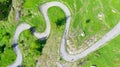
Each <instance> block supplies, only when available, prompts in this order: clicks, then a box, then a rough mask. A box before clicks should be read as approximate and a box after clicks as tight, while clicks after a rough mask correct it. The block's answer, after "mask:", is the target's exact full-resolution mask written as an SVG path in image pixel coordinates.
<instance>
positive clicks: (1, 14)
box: [0, 0, 12, 20]
mask: <svg viewBox="0 0 120 67" xmlns="http://www.w3.org/2000/svg"><path fill="white" fill-rule="evenodd" d="M11 4H12V0H6V1H4V2H0V20H6V19H7V18H8V15H9V12H10V9H11Z"/></svg>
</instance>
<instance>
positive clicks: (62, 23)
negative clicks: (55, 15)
mask: <svg viewBox="0 0 120 67" xmlns="http://www.w3.org/2000/svg"><path fill="white" fill-rule="evenodd" d="M69 17H70V16H68V17H63V18H61V19H58V20H57V21H56V25H57V27H59V26H61V25H64V24H65V23H66V19H67V18H69Z"/></svg>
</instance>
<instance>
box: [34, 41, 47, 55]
mask: <svg viewBox="0 0 120 67" xmlns="http://www.w3.org/2000/svg"><path fill="white" fill-rule="evenodd" d="M36 44H37V45H39V47H38V48H36V49H37V50H38V51H39V52H40V54H42V50H43V48H44V46H45V44H46V39H45V40H39V39H38V40H36Z"/></svg>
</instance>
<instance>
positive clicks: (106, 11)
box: [0, 0, 120, 67]
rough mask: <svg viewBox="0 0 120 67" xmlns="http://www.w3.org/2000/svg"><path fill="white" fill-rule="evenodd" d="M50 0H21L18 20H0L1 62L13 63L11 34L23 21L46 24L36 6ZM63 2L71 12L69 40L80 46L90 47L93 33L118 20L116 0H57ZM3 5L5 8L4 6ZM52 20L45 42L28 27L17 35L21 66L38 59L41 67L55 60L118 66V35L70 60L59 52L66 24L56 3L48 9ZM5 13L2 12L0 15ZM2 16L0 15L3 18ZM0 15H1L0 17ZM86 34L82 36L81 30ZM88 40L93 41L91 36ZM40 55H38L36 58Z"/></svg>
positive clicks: (50, 66)
mask: <svg viewBox="0 0 120 67" xmlns="http://www.w3.org/2000/svg"><path fill="white" fill-rule="evenodd" d="M49 1H53V0H24V4H23V6H22V10H21V16H22V17H21V19H20V21H19V22H16V23H15V22H14V23H13V22H8V21H7V20H1V21H0V65H1V67H6V66H7V65H9V64H11V63H13V61H14V60H15V58H16V56H15V53H14V52H13V50H12V47H11V44H12V38H13V35H14V32H15V29H16V27H17V26H18V25H19V24H20V23H23V22H26V23H28V24H30V25H31V26H34V27H35V28H36V30H37V31H39V32H43V31H44V30H45V28H46V26H45V20H44V18H43V15H42V13H41V12H40V11H39V6H40V5H42V4H44V3H46V2H49ZM56 1H59V2H62V3H64V4H65V5H66V6H67V7H68V8H69V9H70V12H71V14H72V18H71V25H70V30H69V37H68V40H69V41H70V43H69V44H68V49H70V47H69V46H72V48H74V49H75V50H79V48H80V46H83V47H87V48H88V47H89V46H88V44H87V43H88V41H90V39H91V38H92V37H95V36H96V35H97V36H96V37H95V38H96V39H97V40H99V39H100V38H101V37H102V36H103V35H104V34H105V33H107V32H108V31H109V30H110V29H111V28H113V27H114V26H115V25H116V24H117V23H118V22H119V20H120V8H119V6H120V5H119V4H120V1H119V0H109V1H108V0H94V1H92V0H56ZM4 9H5V8H4ZM48 15H49V18H50V21H51V34H50V36H49V38H48V39H47V40H46V42H45V43H41V42H40V41H38V40H37V38H35V37H34V36H33V35H32V34H31V33H30V31H29V30H27V31H24V32H23V33H22V34H21V35H20V38H19V46H20V50H21V52H22V54H23V67H33V66H35V64H36V62H37V61H38V62H39V64H38V65H39V66H40V67H55V65H56V61H58V62H60V63H61V64H66V65H67V66H68V67H81V66H82V67H90V66H91V65H96V66H97V67H107V66H108V67H118V66H120V54H119V52H120V50H119V48H120V45H119V43H120V41H119V39H120V36H118V37H117V38H115V39H113V40H112V41H110V42H109V43H107V44H106V45H105V46H104V47H102V48H100V49H99V50H97V51H95V52H93V53H91V54H90V55H89V56H87V57H85V58H83V59H81V60H78V61H76V62H73V63H70V62H66V61H65V60H63V59H62V58H61V57H60V56H59V47H60V42H61V37H62V35H63V31H64V27H65V19H64V18H65V15H64V13H63V11H62V10H61V9H60V8H58V7H52V8H50V9H49V11H48ZM3 16H4V15H3ZM3 16H2V18H4V17H3ZM0 19H1V18H0ZM11 19H13V18H11ZM82 32H84V33H85V36H84V37H82V36H81V33H82ZM91 42H95V40H94V39H93V40H92V41H90V42H89V43H91ZM38 58H39V59H38Z"/></svg>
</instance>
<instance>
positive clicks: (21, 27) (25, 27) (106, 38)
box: [8, 1, 120, 67]
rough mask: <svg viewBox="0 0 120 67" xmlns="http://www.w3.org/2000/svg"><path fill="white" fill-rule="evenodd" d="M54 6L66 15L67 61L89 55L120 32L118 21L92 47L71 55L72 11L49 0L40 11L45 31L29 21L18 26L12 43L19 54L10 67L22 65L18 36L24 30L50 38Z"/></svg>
mask: <svg viewBox="0 0 120 67" xmlns="http://www.w3.org/2000/svg"><path fill="white" fill-rule="evenodd" d="M53 6H57V7H59V8H61V9H62V10H63V11H64V13H65V15H66V26H65V30H64V34H63V37H62V41H61V46H60V55H61V57H62V58H64V59H65V60H66V61H70V62H73V61H76V60H78V59H81V58H83V57H85V56H87V55H88V54H90V53H91V52H93V51H95V50H97V49H98V48H100V47H101V46H103V45H104V44H105V43H107V42H108V41H110V40H111V39H113V38H115V37H116V36H118V35H119V34H120V23H118V24H117V25H116V26H115V27H114V28H113V29H112V30H111V31H110V32H108V33H107V34H105V35H104V36H103V37H102V38H101V39H100V40H99V41H98V42H96V43H95V44H93V45H92V46H91V47H90V48H88V49H86V50H85V51H83V52H81V53H79V54H77V55H71V54H69V53H68V52H67V51H66V40H67V36H68V30H69V26H70V20H71V13H70V11H69V9H68V8H67V7H66V6H65V5H64V4H62V3H60V2H55V1H54V2H48V3H45V4H43V5H42V6H41V7H40V11H41V12H42V14H43V16H44V19H45V21H46V30H45V31H44V32H43V33H39V32H37V31H36V30H33V28H32V27H31V26H30V25H29V24H27V23H22V24H20V25H19V26H18V27H17V29H16V32H15V35H14V38H13V45H12V47H13V49H14V52H15V53H16V55H17V58H16V61H15V62H14V63H13V64H12V65H10V66H8V67H17V66H21V65H22V54H21V52H20V49H19V46H18V37H19V35H20V33H21V32H22V31H24V30H28V29H29V30H31V31H32V32H33V34H34V36H35V37H37V38H38V39H41V40H43V39H47V38H48V36H49V34H50V28H51V27H50V20H49V18H48V14H47V11H48V9H49V8H50V7H53Z"/></svg>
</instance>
